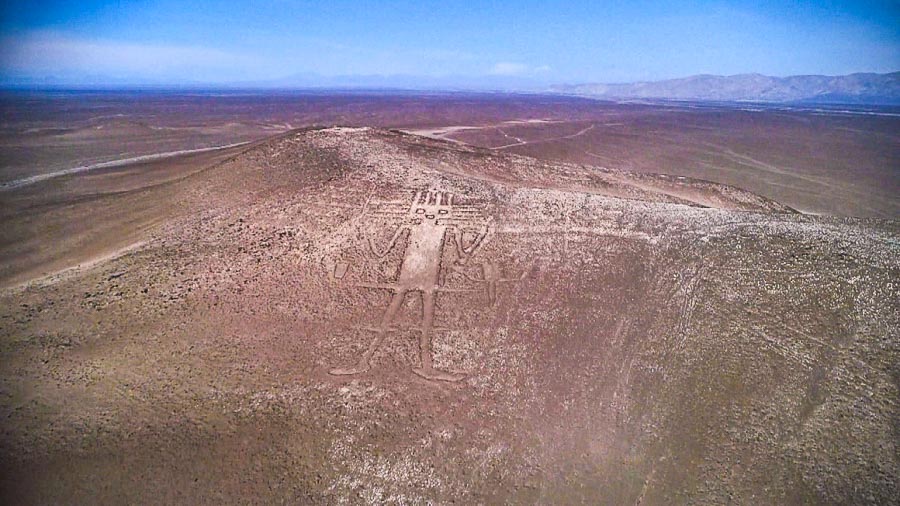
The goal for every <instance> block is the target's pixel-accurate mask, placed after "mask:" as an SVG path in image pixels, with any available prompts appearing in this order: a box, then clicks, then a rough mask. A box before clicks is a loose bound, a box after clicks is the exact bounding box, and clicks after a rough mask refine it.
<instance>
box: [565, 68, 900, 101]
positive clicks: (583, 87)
mask: <svg viewBox="0 0 900 506" xmlns="http://www.w3.org/2000/svg"><path fill="white" fill-rule="evenodd" d="M551 91H553V92H556V93H563V94H567V95H579V96H586V97H592V98H604V99H662V100H707V101H725V102H735V101H748V102H778V103H786V102H805V103H813V102H814V103H846V104H883V105H900V72H893V73H890V74H850V75H846V76H815V75H810V76H790V77H771V76H764V75H760V74H739V75H734V76H716V75H697V76H691V77H685V78H682V79H669V80H666V81H653V82H637V83H625V84H575V85H557V86H553V87H551Z"/></svg>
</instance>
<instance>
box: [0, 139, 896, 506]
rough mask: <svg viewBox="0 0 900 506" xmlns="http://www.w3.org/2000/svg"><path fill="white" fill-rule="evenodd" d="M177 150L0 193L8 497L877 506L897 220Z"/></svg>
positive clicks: (625, 186)
mask: <svg viewBox="0 0 900 506" xmlns="http://www.w3.org/2000/svg"><path fill="white" fill-rule="evenodd" d="M203 156H204V157H206V158H203V159H202V160H200V159H195V160H194V162H193V164H192V167H193V169H191V170H176V169H177V168H172V167H173V166H170V165H166V166H162V165H154V166H153V169H154V171H151V173H152V174H157V175H158V176H159V177H158V178H156V179H152V180H147V177H148V176H147V175H146V174H147V171H135V170H131V169H125V168H115V169H110V170H108V171H103V172H101V173H96V174H77V175H71V176H66V177H63V178H57V179H54V180H48V181H44V182H40V183H37V184H35V185H32V186H30V187H28V188H27V189H22V190H20V191H17V192H15V193H11V194H7V195H4V202H3V204H4V205H3V207H2V208H0V211H2V212H3V213H4V214H3V217H4V221H5V222H6V223H8V224H9V227H8V228H7V232H5V233H4V237H3V239H4V241H3V244H4V245H5V246H4V248H3V249H2V251H3V256H2V265H0V274H2V281H3V283H4V286H5V288H4V289H3V292H2V295H0V311H2V314H0V316H2V319H0V336H2V337H0V346H2V350H3V351H2V353H3V357H4V360H3V361H2V363H0V392H2V395H3V396H4V401H3V402H2V403H0V406H2V409H3V411H2V412H0V417H2V419H3V420H4V422H3V438H2V441H0V455H2V459H0V461H2V462H3V464H2V466H3V469H2V472H0V476H2V478H0V480H2V482H0V491H2V494H3V496H4V497H5V498H6V499H7V502H10V501H14V502H17V503H47V502H50V503H60V502H62V503H65V502H111V503H121V502H126V503H130V502H159V503H216V504H218V503H221V502H223V501H234V500H235V499H236V498H243V499H246V500H247V501H252V502H261V503H273V502H289V503H323V504H325V503H327V504H333V503H342V504H356V503H371V504H381V503H393V504H421V503H427V502H437V503H449V502H452V501H455V502H462V503H507V502H512V503H551V502H552V503H559V504H580V503H592V504H593V503H598V502H599V503H614V504H636V503H639V504H672V503H686V502H690V503H697V504H722V503H725V502H733V503H737V504H762V503H771V504H784V503H888V502H890V501H892V499H890V498H891V497H897V496H898V495H900V483H898V480H897V477H898V476H900V462H898V450H897V439H898V438H897V430H898V429H897V427H898V419H900V418H898V415H900V412H898V398H900V397H898V384H897V378H898V374H900V370H898V368H897V367H898V366H897V364H898V363H900V361H898V358H900V357H898V351H900V350H898V342H897V339H896V336H897V334H898V329H900V308H898V307H897V304H896V301H897V300H898V295H900V294H898V287H897V285H896V279H898V277H900V255H898V233H900V230H898V226H897V223H896V222H895V221H889V220H875V219H867V220H862V219H851V218H829V217H822V216H808V215H803V214H799V213H796V212H793V211H792V210H791V209H789V208H787V207H785V206H783V205H781V204H778V203H777V202H774V201H771V200H768V199H765V198H762V197H759V196H757V195H755V194H752V193H750V192H746V191H743V190H741V189H738V188H734V187H729V186H724V185H718V184H714V183H709V182H705V181H701V180H693V179H688V178H679V177H673V176H660V175H652V174H632V173H628V172H623V171H617V170H613V169H603V168H598V167H589V166H582V165H574V164H563V163H552V162H545V161H538V160H536V159H532V158H527V157H523V156H516V155H510V154H503V153H498V152H496V151H491V150H487V149H481V148H474V147H470V146H467V145H464V144H460V143H451V142H447V141H442V140H436V139H430V138H425V137H420V136H415V135H409V134H404V133H401V132H398V131H386V130H378V129H370V128H339V127H337V128H325V129H304V130H295V131H291V132H289V133H287V134H285V135H281V136H278V137H275V138H272V139H269V140H267V141H264V142H259V143H255V144H252V145H248V146H241V147H239V148H231V150H230V151H228V152H227V153H224V154H219V155H217V156H215V157H214V156H213V155H211V154H208V153H206V154H203ZM201 162H202V163H201ZM155 163H158V164H162V163H166V164H171V163H174V162H172V161H165V162H155ZM166 167H169V169H167V168H166ZM182 169H183V167H182ZM86 177H90V178H93V180H92V181H91V184H90V185H87V184H86V183H85V180H84V179H83V178H86ZM88 188H90V190H88ZM98 188H99V190H98ZM47 195H51V196H52V195H56V196H55V197H53V198H50V197H47ZM59 195H67V196H69V197H67V198H68V200H65V199H62V200H61V199H60V198H59ZM73 195H74V196H73ZM59 201H62V204H56V203H55V202H59ZM76 222H77V223H76ZM48 224H49V225H48ZM134 224H137V225H138V226H137V227H134V226H132V225H134ZM42 227H51V228H52V229H53V230H60V229H62V230H67V231H69V235H70V236H71V237H77V238H78V240H70V241H69V242H68V243H67V244H68V248H66V251H68V252H70V255H71V256H70V257H68V258H59V257H51V256H48V255H46V254H44V253H42V252H41V251H40V247H39V246H40V245H39V243H38V241H37V240H36V239H35V237H41V236H46V234H47V233H48V229H46V228H42ZM126 232H127V233H126ZM98 234H100V235H98ZM101 236H102V237H101ZM98 237H100V238H101V239H102V240H101V239H98ZM22 241H25V243H27V244H31V245H33V246H31V247H15V246H14V244H20V243H21V242H22ZM101 246H102V247H101ZM23 258H24V260H23ZM13 259H15V260H13ZM73 259H74V260H73ZM50 264H52V265H50ZM77 264H81V267H78V266H77ZM48 265H49V267H48Z"/></svg>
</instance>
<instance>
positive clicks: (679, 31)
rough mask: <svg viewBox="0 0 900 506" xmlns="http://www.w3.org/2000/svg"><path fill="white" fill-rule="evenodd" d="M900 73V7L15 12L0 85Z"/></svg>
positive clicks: (251, 5)
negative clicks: (14, 81) (48, 80)
mask: <svg viewBox="0 0 900 506" xmlns="http://www.w3.org/2000/svg"><path fill="white" fill-rule="evenodd" d="M896 70H900V2H898V1H880V2H879V1H873V2H864V1H856V2H849V1H843V2H839V1H817V2H788V1H768V2H766V1H760V2H734V1H698V2H689V1H677V2H666V1H656V2H645V1H641V0H632V1H622V2H602V1H574V2H551V1H495V2H475V1H456V0H445V1H441V2H430V1H427V0H420V1H382V2H374V1H372V2H362V1H355V2H354V1H341V0H331V1H288V0H269V1H261V0H260V1H228V0H222V1H210V2H190V1H169V0H161V1H137V0H121V1H92V0H82V1H78V2H72V1H58V2H57V1H46V2H41V1H30V2H26V1H17V0H5V1H4V2H3V3H2V7H0V76H2V77H4V78H7V79H9V78H42V77H46V76H56V77H59V78H63V79H72V80H76V81H77V80H79V79H98V80H102V79H107V78H109V79H118V80H125V81H134V82H143V81H146V82H168V83H175V84H177V83H191V82H210V83H216V82H222V83H224V82H241V81H263V80H269V79H277V78H281V77H284V76H289V75H295V74H315V75H323V76H335V75H354V76H364V75H395V74H405V75H416V76H431V77H442V78H444V79H445V80H449V81H453V80H454V79H458V80H466V79H479V78H483V79H495V80H503V79H509V80H511V81H512V80H528V81H534V82H541V83H563V82H567V83H572V82H624V81H637V80H654V79H665V78H673V77H682V76H687V75H692V74H699V73H713V74H737V73H748V72H759V73H763V74H769V75H791V74H811V73H815V74H846V73H852V72H861V71H864V72H890V71H896Z"/></svg>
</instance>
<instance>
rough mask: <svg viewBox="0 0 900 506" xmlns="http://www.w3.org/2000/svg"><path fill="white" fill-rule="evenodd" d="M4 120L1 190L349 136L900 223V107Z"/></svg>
mask: <svg viewBox="0 0 900 506" xmlns="http://www.w3.org/2000/svg"><path fill="white" fill-rule="evenodd" d="M0 118H2V121H0V185H2V184H8V183H9V182H10V181H13V180H19V179H23V178H28V177H33V176H35V175H41V174H47V173H52V172H58V171H64V170H70V169H73V168H77V167H83V166H91V165H95V164H100V163H108V162H115V161H117V160H122V159H128V158H134V157H140V156H147V155H154V154H157V153H165V152H173V151H180V150H191V149H202V148H209V147H214V146H222V145H228V144H233V143H238V142H247V141H255V140H260V139H263V138H266V137H268V136H270V135H273V134H276V133H280V132H285V131H287V130H289V129H291V128H294V127H305V126H316V125H326V126H327V125H335V124H341V125H349V126H375V127H385V128H400V129H404V130H406V131H409V132H412V133H417V134H420V135H426V136H431V137H437V138H445V139H448V140H459V141H461V142H463V143H468V144H474V145H478V146H484V147H491V148H495V149H498V150H504V151H509V152H512V153H516V154H523V155H527V156H532V157H536V158H540V159H544V160H549V161H561V162H570V163H579V164H586V165H599V166H605V167H610V168H615V169H622V170H630V171H637V172H647V173H665V174H670V175H674V176H686V177H694V178H699V179H705V180H709V181H715V182H718V183H723V184H728V185H733V186H738V187H740V188H745V189H747V190H750V191H753V192H754V193H758V194H760V195H763V196H765V197H768V198H771V199H773V200H777V201H779V202H781V203H783V204H785V205H788V206H790V207H792V208H794V209H798V210H801V211H803V212H806V213H815V214H828V215H838V216H857V217H880V218H889V219H896V218H897V217H898V216H900V199H898V195H900V137H898V135H897V133H896V132H900V110H898V109H897V108H896V107H894V108H890V107H885V108H875V109H871V108H870V109H862V108H857V109H847V108H841V107H818V108H816V107H806V108H794V107H788V106H779V107H767V106H762V105H758V104H757V105H748V104H734V105H710V104H690V103H682V104H671V103H668V104H639V103H629V104H617V103H612V102H600V101H593V100H587V99H580V98H572V97H561V96H547V95H514V94H467V93H433V94H421V93H420V94H415V93H373V92H358V93H350V92H344V93H336V92H319V93H316V92H277V91H272V92H240V91H234V92H223V93H218V92H217V93H213V92H205V93H204V92H196V93H193V92H171V91H170V92H162V91H160V92H94V93H91V92H59V93H49V92H48V93H24V92H23V93H10V92H4V93H0ZM0 198H2V196H0Z"/></svg>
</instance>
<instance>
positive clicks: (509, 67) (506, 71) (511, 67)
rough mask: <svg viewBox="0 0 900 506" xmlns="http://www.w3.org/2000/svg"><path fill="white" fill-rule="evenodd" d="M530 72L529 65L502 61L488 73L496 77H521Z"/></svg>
mask: <svg viewBox="0 0 900 506" xmlns="http://www.w3.org/2000/svg"><path fill="white" fill-rule="evenodd" d="M528 70H529V67H528V65H525V64H524V63H515V62H507V61H502V62H498V63H495V64H494V66H493V67H491V70H490V71H489V72H488V73H489V74H491V75H495V76H519V75H522V74H525V73H527V72H528Z"/></svg>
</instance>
